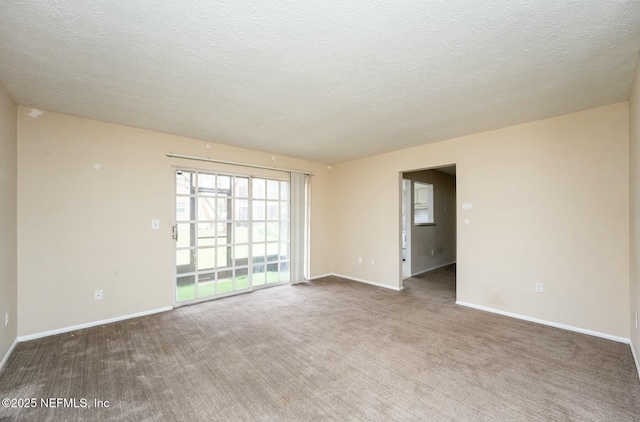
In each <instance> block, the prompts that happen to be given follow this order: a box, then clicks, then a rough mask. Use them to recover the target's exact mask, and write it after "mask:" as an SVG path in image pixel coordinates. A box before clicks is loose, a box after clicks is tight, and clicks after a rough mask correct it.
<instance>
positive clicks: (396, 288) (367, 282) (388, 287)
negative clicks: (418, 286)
mask: <svg viewBox="0 0 640 422" xmlns="http://www.w3.org/2000/svg"><path fill="white" fill-rule="evenodd" d="M331 275H333V276H336V277H342V278H346V279H347V280H353V281H357V282H360V283H366V284H371V285H372V286H376V287H384V288H385V289H390V290H395V291H400V290H402V289H403V288H402V287H397V286H389V285H388V284H382V283H376V282H375V281H369V280H364V279H362V278H356V277H349V276H346V275H342V274H335V273H333V274H331Z"/></svg>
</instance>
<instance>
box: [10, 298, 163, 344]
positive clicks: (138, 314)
mask: <svg viewBox="0 0 640 422" xmlns="http://www.w3.org/2000/svg"><path fill="white" fill-rule="evenodd" d="M172 309H173V307H172V306H165V307H163V308H157V309H150V310H148V311H143V312H136V313H135V314H129V315H122V316H119V317H115V318H108V319H103V320H100V321H93V322H87V323H85V324H79V325H72V326H71V327H64V328H58V329H55V330H50V331H43V332H41V333H35V334H27V335H26V336H20V337H18V341H19V342H22V341H29V340H35V339H38V338H43V337H49V336H54V335H56V334H62V333H68V332H69V331H75V330H82V329H83V328H90V327H95V326H97V325H104V324H110V323H112V322H118V321H124V320H125V319H131V318H138V317H141V316H146V315H152V314H157V313H160V312H166V311H170V310H172Z"/></svg>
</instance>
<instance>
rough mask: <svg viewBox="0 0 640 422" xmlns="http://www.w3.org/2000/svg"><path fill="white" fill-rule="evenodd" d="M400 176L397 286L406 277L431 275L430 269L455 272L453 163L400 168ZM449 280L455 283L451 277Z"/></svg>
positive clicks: (417, 277) (455, 220)
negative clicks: (399, 264)
mask: <svg viewBox="0 0 640 422" xmlns="http://www.w3.org/2000/svg"><path fill="white" fill-rule="evenodd" d="M401 179H402V182H401V183H402V194H401V198H400V202H401V204H400V207H401V208H400V209H401V210H402V212H401V220H402V221H401V224H400V227H401V233H400V236H401V242H400V245H401V246H400V247H401V251H400V252H401V253H400V256H401V259H402V261H401V268H402V276H401V280H400V286H401V287H404V285H405V283H404V281H405V280H407V279H412V280H413V279H425V280H427V279H430V278H433V277H429V276H428V273H430V272H432V271H434V270H440V269H442V270H440V271H441V272H442V271H447V272H449V273H450V272H453V274H454V275H455V266H456V262H457V218H456V201H457V198H456V166H455V164H452V165H446V166H441V167H432V168H425V169H419V170H411V171H406V172H402V173H401ZM449 279H451V277H449ZM453 280H454V282H453V283H454V285H455V277H453Z"/></svg>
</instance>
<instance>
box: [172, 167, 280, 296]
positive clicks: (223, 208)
mask: <svg viewBox="0 0 640 422" xmlns="http://www.w3.org/2000/svg"><path fill="white" fill-rule="evenodd" d="M174 238H175V240H176V255H175V256H176V258H175V259H176V284H175V286H176V292H175V301H176V303H177V304H182V303H190V302H195V301H198V300H204V299H210V298H216V297H221V296H227V295H229V294H234V293H242V292H245V291H250V290H253V289H255V288H261V287H268V286H273V285H278V284H283V283H288V282H289V182H288V181H280V180H271V179H264V178H251V177H248V176H233V175H227V174H219V173H215V172H205V171H198V170H177V171H176V174H175V227H174Z"/></svg>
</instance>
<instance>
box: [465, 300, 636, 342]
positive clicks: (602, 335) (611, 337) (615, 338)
mask: <svg viewBox="0 0 640 422" xmlns="http://www.w3.org/2000/svg"><path fill="white" fill-rule="evenodd" d="M456 305H460V306H466V307H468V308H474V309H478V310H480V311H485V312H491V313H493V314H498V315H504V316H508V317H511V318H516V319H521V320H523V321H529V322H535V323H536V324H542V325H548V326H550V327H555V328H561V329H563V330H567V331H573V332H576V333H581V334H587V335H590V336H594V337H600V338H604V339H607V340H613V341H617V342H618V343H625V344H630V343H631V341H630V340H629V339H628V338H625V337H618V336H614V335H611V334H605V333H600V332H598V331H592V330H586V329H584V328H578V327H573V326H571V325H565V324H558V323H557V322H551V321H545V320H543V319H538V318H532V317H528V316H524V315H518V314H514V313H511V312H506V311H501V310H499V309H493V308H488V307H486V306H480V305H475V304H473V303H467V302H461V301H458V300H456Z"/></svg>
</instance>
